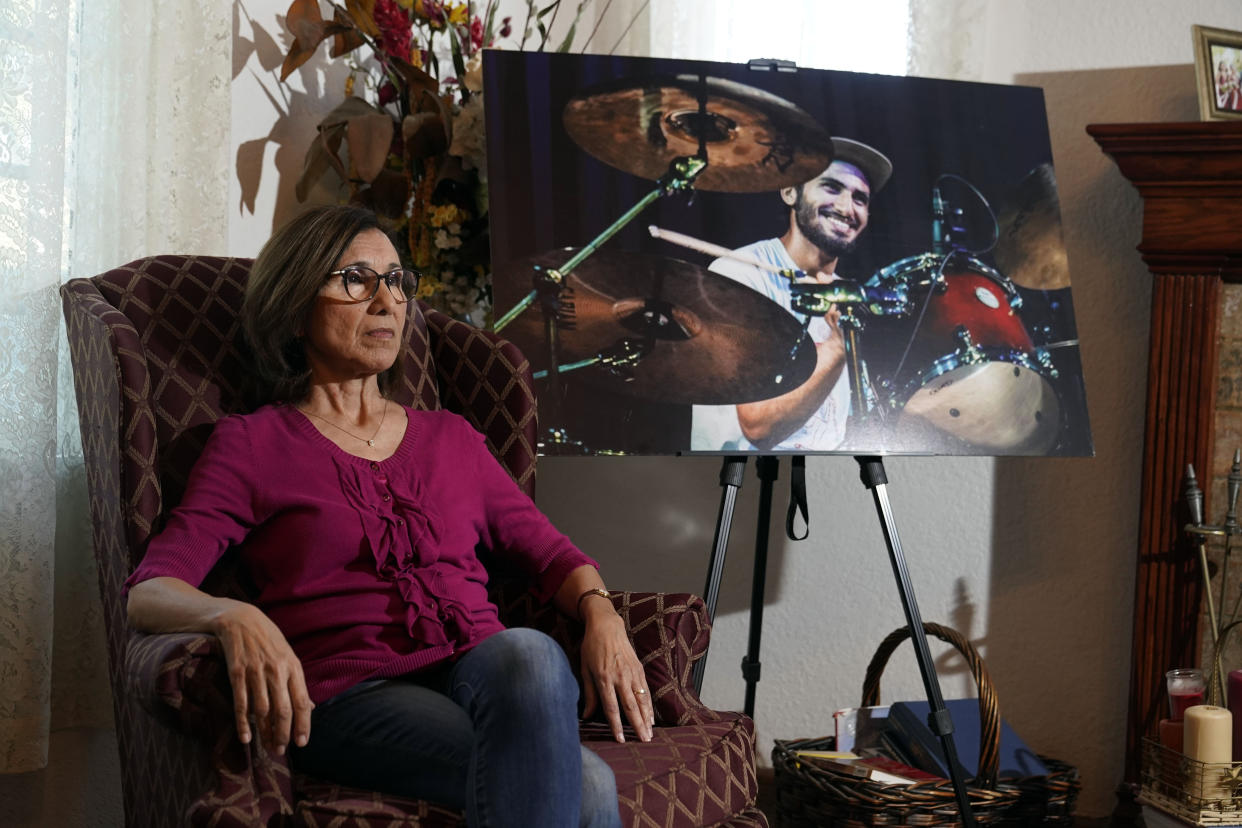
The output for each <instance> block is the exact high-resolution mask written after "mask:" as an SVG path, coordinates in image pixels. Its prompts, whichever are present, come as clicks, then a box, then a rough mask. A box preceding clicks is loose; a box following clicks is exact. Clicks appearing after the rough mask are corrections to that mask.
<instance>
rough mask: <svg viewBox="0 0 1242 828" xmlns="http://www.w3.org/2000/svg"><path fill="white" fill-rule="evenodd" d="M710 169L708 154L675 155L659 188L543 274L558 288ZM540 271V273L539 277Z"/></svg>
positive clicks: (529, 298) (500, 322)
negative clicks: (658, 204) (633, 223)
mask: <svg viewBox="0 0 1242 828" xmlns="http://www.w3.org/2000/svg"><path fill="white" fill-rule="evenodd" d="M705 169H707V160H706V158H704V157H699V156H695V155H683V156H681V157H679V158H674V159H673V160H672V161H671V162H669V165H668V172H667V173H665V174H664V177H663V178H661V179H660V180H659V181H657V182H656V188H655V189H654V190H652V191H651V192H649V193H647V195H645V196H643V197H642V198H641V199H640V200H639V202H638V203H637V204H635V205H634V206H633V207H631V208H630V209H629V210H627V211H626V212H625V214H624V215H622V216H621V218H619V219H617V220H616V221H614V222H613V223H612V224H610V225H608V227H606V228H605V229H604V231H603V232H602V233H600V234H599V235H598V236H596V237H595V238H594V239H592V240H591V241H590V242H589V243H588V244H587V245H586V246H585V247H583V248H582V249H581V250H579V251H578V252H577V253H575V254H574V255H573V256H572V257H571V258H570V259H569V261H567V262H565V264H563V265H561V266H560V267H559V268H555V269H551V268H549V269H547V270H543V271H540V272H539V273H542V274H543V277H544V278H546V279H548V280H550V281H552V282H553V283H554V284H555V285H556V287H557V289H558V290H559V289H560V286H561V285H562V284H564V280H565V277H566V276H568V275H569V274H570V272H571V271H572V270H573V269H574V268H575V267H577V266H578V265H580V264H582V263H583V262H584V261H586V259H587V258H588V257H589V256H590V255H591V254H592V253H594V252H595V251H596V250H598V249H599V248H600V245H602V244H603V243H604V242H606V241H608V240H609V239H611V238H612V237H613V236H615V235H616V234H617V233H618V232H620V231H621V230H622V228H624V227H625V226H626V225H627V224H629V223H630V222H631V221H633V220H634V219H635V218H636V217H637V216H638V215H639V214H640V213H642V211H643V210H646V209H647V208H648V207H649V206H651V204H653V203H654V202H655V201H657V200H658V199H661V198H664V197H665V196H670V195H673V194H674V193H680V192H686V191H688V190H690V189H692V188H693V187H694V179H696V178H698V176H699V174H700V173H702V172H703V170H705ZM538 275H539V274H536V276H537V277H538ZM539 293H540V288H539V287H538V286H536V287H535V289H534V290H532V291H531V292H530V293H528V294H526V296H524V297H523V298H522V299H521V300H520V301H519V302H518V303H517V304H516V305H514V306H513V307H512V308H510V309H509V310H508V311H506V312H505V314H504V315H503V316H501V317H500V318H499V319H497V320H496V324H495V325H494V326H493V328H492V329H493V330H494V331H496V332H497V333H499V332H500V331H502V330H504V328H505V326H506V325H508V324H509V323H510V322H512V321H513V320H514V319H516V318H517V316H518V315H519V314H520V313H522V311H524V310H526V309H527V308H528V307H530V306H531V304H533V303H534V301H535V300H536V299H538V298H539Z"/></svg>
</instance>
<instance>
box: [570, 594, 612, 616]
mask: <svg viewBox="0 0 1242 828" xmlns="http://www.w3.org/2000/svg"><path fill="white" fill-rule="evenodd" d="M590 595H598V596H599V597H600V598H607V599H609V600H610V601H611V600H612V593H611V592H609V591H608V590H606V589H600V588H599V587H594V588H593V589H588V590H587V591H586V592H584V593H582V594H581V595H579V596H578V604H577V612H578V620H579V621H581V620H582V601H583V599H584V598H586V597H588V596H590Z"/></svg>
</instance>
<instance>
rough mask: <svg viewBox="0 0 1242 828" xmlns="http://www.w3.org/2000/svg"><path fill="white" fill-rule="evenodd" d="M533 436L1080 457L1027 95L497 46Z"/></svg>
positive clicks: (510, 276)
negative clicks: (536, 427)
mask: <svg viewBox="0 0 1242 828" xmlns="http://www.w3.org/2000/svg"><path fill="white" fill-rule="evenodd" d="M484 88H485V92H484V97H485V99H486V101H487V107H486V116H487V139H488V181H489V214H490V217H491V237H492V264H493V270H494V277H493V279H494V281H493V292H494V306H495V316H496V319H495V326H494V327H495V329H496V330H497V331H498V332H499V333H500V335H501V336H504V337H505V338H507V339H510V340H512V341H513V342H514V343H516V344H517V345H518V346H519V347H520V348H521V349H522V350H523V352H524V353H525V354H526V355H527V356H528V357H529V358H530V360H531V363H532V365H533V367H534V370H535V372H536V373H535V376H536V380H537V386H538V389H537V390H538V394H539V417H540V430H541V435H540V452H541V453H543V454H583V455H601V454H682V453H711V454H727V453H738V452H740V453H774V454H778V453H798V454H827V453H843V454H877V453H878V454H961V455H1089V454H1091V453H1092V445H1091V436H1090V429H1089V425H1088V422H1087V407H1086V398H1085V393H1084V389H1083V380H1082V369H1081V361H1080V357H1079V348H1078V334H1077V330H1076V327H1075V323H1074V313H1073V304H1072V301H1071V296H1070V274H1069V266H1068V263H1067V260H1066V255H1065V248H1064V245H1063V243H1062V239H1061V225H1060V209H1059V205H1058V201H1057V189H1056V178H1055V174H1054V171H1053V168H1052V151H1051V147H1050V145H1049V139H1048V127H1047V122H1046V116H1045V112H1044V103H1043V94H1042V92H1041V91H1040V90H1039V89H1034V88H1027V87H1013V86H998V85H991V84H974V83H960V82H951V81H936V80H927V79H921V78H903V77H889V76H881V75H862V74H854V73H845V72H828V71H819V70H806V69H799V70H797V71H780V70H778V69H777V68H776V67H767V68H766V69H763V68H755V67H751V66H746V65H739V64H723V63H705V62H696V61H675V60H656V59H640V58H611V57H601V56H591V55H566V54H538V53H522V52H502V51H489V52H488V53H486V55H485V60H484Z"/></svg>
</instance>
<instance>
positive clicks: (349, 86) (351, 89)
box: [345, 74, 354, 98]
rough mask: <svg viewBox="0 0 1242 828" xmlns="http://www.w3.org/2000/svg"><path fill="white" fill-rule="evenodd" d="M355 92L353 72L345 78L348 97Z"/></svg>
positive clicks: (346, 95)
mask: <svg viewBox="0 0 1242 828" xmlns="http://www.w3.org/2000/svg"><path fill="white" fill-rule="evenodd" d="M353 94H354V76H353V75H352V74H351V75H350V76H349V77H348V78H346V79H345V97H347V98H348V97H350V96H351V95H353Z"/></svg>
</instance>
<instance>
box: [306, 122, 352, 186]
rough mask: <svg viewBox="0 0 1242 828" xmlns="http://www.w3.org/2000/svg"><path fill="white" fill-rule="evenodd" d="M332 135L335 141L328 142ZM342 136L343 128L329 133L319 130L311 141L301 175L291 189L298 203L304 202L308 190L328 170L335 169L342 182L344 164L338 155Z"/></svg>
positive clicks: (333, 128)
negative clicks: (334, 136)
mask: <svg viewBox="0 0 1242 828" xmlns="http://www.w3.org/2000/svg"><path fill="white" fill-rule="evenodd" d="M333 133H335V135H336V140H335V141H332V140H330V138H331V137H332V134H333ZM342 134H344V128H343V127H332V128H331V132H329V131H328V130H320V132H319V133H318V134H317V135H316V136H315V138H314V140H313V141H311V145H310V148H309V149H307V150H306V158H304V159H303V160H302V174H301V175H300V176H298V183H297V184H296V185H295V187H294V189H293V193H294V195H296V196H297V199H298V201H305V200H306V196H307V194H308V193H309V192H310V188H311V187H313V186H314V185H315V184H316V183H317V182H318V181H319V179H321V178H323V175H324V173H326V172H327V171H328V169H329V168H332V169H335V170H336V171H337V174H338V175H339V176H341V179H342V180H344V178H345V164H344V163H343V162H342V161H341V159H340V156H339V155H338V151H339V150H340V143H341V141H340V136H341V135H342Z"/></svg>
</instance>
